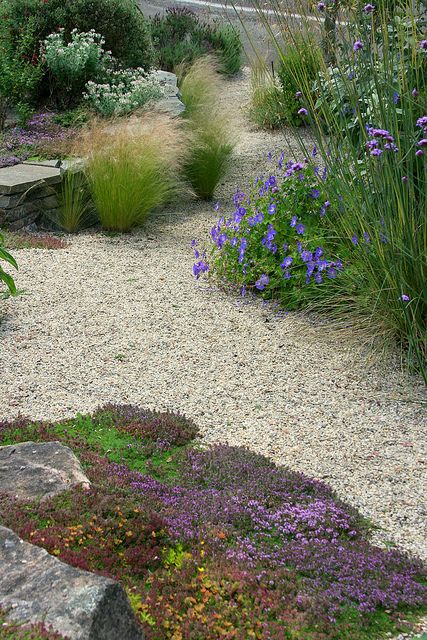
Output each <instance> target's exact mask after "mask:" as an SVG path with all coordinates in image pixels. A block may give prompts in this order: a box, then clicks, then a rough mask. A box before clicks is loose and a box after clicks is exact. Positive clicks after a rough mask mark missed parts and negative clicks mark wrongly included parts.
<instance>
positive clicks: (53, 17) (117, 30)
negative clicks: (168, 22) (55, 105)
mask: <svg viewBox="0 0 427 640" xmlns="http://www.w3.org/2000/svg"><path fill="white" fill-rule="evenodd" d="M0 14H1V16H2V21H1V24H0V49H2V50H4V49H6V50H7V51H10V52H11V56H12V58H14V59H16V60H23V61H26V62H27V61H28V62H30V63H31V64H35V63H38V60H39V57H40V44H41V42H43V41H44V40H45V39H46V38H47V37H48V36H49V34H51V33H54V32H56V31H57V30H58V28H63V29H64V35H65V40H66V41H67V42H69V41H70V39H71V32H72V30H73V29H77V31H80V32H88V31H90V30H91V29H95V31H96V32H97V33H99V34H100V35H101V36H102V37H103V38H104V40H105V48H106V49H107V50H110V51H111V53H112V55H113V56H114V58H115V59H116V60H117V61H118V62H119V64H121V65H123V66H124V67H143V68H144V69H149V68H150V67H151V65H152V62H153V48H152V43H151V37H150V32H149V29H148V28H147V23H146V21H145V19H144V17H143V16H142V13H141V12H140V10H139V9H138V6H137V4H136V2H134V0H73V2H64V1H63V0H49V1H48V2H40V0H0ZM48 96H49V85H48V78H47V75H46V74H45V75H44V76H43V78H42V79H39V82H38V83H37V84H36V86H33V87H31V92H30V95H29V98H30V99H31V100H32V101H34V100H37V99H39V98H40V97H43V98H46V97H48Z"/></svg>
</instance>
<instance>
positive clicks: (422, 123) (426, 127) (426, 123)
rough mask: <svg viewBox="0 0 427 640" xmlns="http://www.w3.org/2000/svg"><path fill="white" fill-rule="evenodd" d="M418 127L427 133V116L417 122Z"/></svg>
mask: <svg viewBox="0 0 427 640" xmlns="http://www.w3.org/2000/svg"><path fill="white" fill-rule="evenodd" d="M417 127H419V128H420V129H423V131H427V116H422V117H421V118H418V120H417Z"/></svg>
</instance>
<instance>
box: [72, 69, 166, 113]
mask: <svg viewBox="0 0 427 640" xmlns="http://www.w3.org/2000/svg"><path fill="white" fill-rule="evenodd" d="M163 96H164V92H163V90H162V87H161V85H160V84H159V82H158V80H157V78H156V76H155V75H154V74H153V75H149V74H147V73H145V71H144V69H126V70H120V71H111V73H110V74H109V75H108V78H107V79H106V81H105V82H102V83H95V82H88V83H87V85H86V93H85V94H84V98H85V99H86V100H87V103H88V104H89V105H90V107H91V108H92V109H93V110H94V111H95V112H97V113H98V114H100V115H102V116H105V117H107V118H109V117H111V116H117V115H124V114H126V113H131V112H132V111H135V110H136V109H139V108H140V107H143V106H144V105H146V104H147V103H149V102H152V101H156V100H158V99H159V98H161V97H163Z"/></svg>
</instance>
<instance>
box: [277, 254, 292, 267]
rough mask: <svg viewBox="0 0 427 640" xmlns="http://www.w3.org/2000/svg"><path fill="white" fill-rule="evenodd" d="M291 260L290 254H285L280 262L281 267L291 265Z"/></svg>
mask: <svg viewBox="0 0 427 640" xmlns="http://www.w3.org/2000/svg"><path fill="white" fill-rule="evenodd" d="M293 261H294V259H293V257H292V256H286V258H285V259H284V260H283V262H282V263H281V264H280V266H281V267H282V269H287V268H288V267H290V266H291V264H292V263H293Z"/></svg>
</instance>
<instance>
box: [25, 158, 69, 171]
mask: <svg viewBox="0 0 427 640" xmlns="http://www.w3.org/2000/svg"><path fill="white" fill-rule="evenodd" d="M22 164H30V165H31V166H34V167H54V168H55V169H58V168H59V167H60V166H61V160H38V161H37V160H25V161H24V162H23V163H22Z"/></svg>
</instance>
